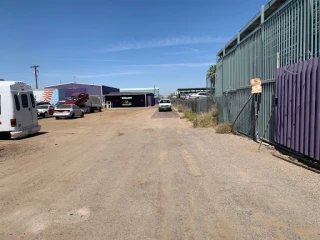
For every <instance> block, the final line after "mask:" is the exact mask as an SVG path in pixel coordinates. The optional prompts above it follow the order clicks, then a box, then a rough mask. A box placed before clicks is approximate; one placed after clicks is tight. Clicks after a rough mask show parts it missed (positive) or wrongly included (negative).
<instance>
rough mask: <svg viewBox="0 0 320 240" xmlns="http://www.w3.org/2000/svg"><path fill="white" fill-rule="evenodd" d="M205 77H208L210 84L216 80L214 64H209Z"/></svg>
mask: <svg viewBox="0 0 320 240" xmlns="http://www.w3.org/2000/svg"><path fill="white" fill-rule="evenodd" d="M207 79H210V82H211V86H214V84H215V82H216V65H211V66H210V67H209V69H208V71H207Z"/></svg>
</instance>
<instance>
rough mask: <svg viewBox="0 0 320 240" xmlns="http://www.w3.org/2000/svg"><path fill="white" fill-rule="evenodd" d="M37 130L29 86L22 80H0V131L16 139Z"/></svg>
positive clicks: (33, 99) (34, 104)
mask: <svg viewBox="0 0 320 240" xmlns="http://www.w3.org/2000/svg"><path fill="white" fill-rule="evenodd" d="M39 130H40V126H39V124H38V118H37V107H36V101H35V98H34V95H33V91H32V88H31V86H30V85H28V84H26V83H24V82H12V81H0V133H3V134H8V136H10V137H11V138H13V139H17V138H22V137H25V136H27V135H31V134H35V133H36V132H38V131H39Z"/></svg>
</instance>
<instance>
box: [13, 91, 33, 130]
mask: <svg viewBox="0 0 320 240" xmlns="http://www.w3.org/2000/svg"><path fill="white" fill-rule="evenodd" d="M29 95H30V94H29V92H19V94H18V96H19V100H20V102H21V108H20V111H18V112H17V113H16V117H17V120H18V119H19V120H20V122H21V124H22V125H21V129H27V128H30V127H32V125H33V111H32V105H31V100H30V96H29Z"/></svg>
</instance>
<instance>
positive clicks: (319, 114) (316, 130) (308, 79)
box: [275, 58, 320, 160]
mask: <svg viewBox="0 0 320 240" xmlns="http://www.w3.org/2000/svg"><path fill="white" fill-rule="evenodd" d="M319 67H320V59H319V58H314V59H310V60H308V61H304V62H299V63H296V64H293V65H289V66H286V67H283V68H279V69H277V79H276V94H275V97H276V101H277V104H276V107H275V141H276V142H277V143H279V144H280V145H283V146H285V147H287V148H289V149H292V150H294V151H296V152H299V153H301V154H304V155H305V156H308V157H310V158H313V159H316V160H320V71H319Z"/></svg>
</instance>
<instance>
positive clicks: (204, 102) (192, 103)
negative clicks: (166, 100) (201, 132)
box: [173, 98, 215, 114]
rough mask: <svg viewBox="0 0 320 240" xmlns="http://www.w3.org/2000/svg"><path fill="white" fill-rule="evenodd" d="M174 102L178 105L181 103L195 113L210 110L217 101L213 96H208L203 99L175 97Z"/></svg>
mask: <svg viewBox="0 0 320 240" xmlns="http://www.w3.org/2000/svg"><path fill="white" fill-rule="evenodd" d="M173 103H174V104H175V105H176V106H177V105H181V106H183V107H185V108H187V109H190V110H191V111H192V112H194V113H197V114H201V113H206V112H209V111H210V109H211V108H212V106H213V105H214V104H215V101H214V100H213V99H212V98H206V99H201V100H200V99H199V100H198V99H197V100H183V99H175V100H174V102H173Z"/></svg>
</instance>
